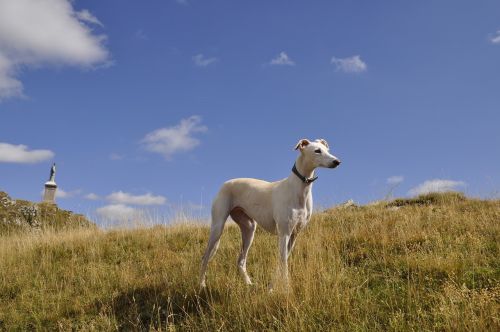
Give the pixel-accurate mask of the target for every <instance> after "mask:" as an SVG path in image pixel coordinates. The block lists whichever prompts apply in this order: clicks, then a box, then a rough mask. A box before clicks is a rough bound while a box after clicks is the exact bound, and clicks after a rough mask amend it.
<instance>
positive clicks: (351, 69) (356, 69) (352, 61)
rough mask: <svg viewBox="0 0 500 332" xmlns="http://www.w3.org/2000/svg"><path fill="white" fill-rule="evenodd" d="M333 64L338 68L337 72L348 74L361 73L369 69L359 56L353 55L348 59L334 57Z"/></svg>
mask: <svg viewBox="0 0 500 332" xmlns="http://www.w3.org/2000/svg"><path fill="white" fill-rule="evenodd" d="M331 63H332V64H334V65H335V66H336V68H337V70H340V71H343V72H346V73H361V72H363V71H365V70H366V69H367V68H368V66H367V65H366V63H364V62H363V60H361V57H360V56H359V55H353V56H351V57H348V58H336V57H332V60H331Z"/></svg>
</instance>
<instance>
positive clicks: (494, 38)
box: [490, 30, 500, 44]
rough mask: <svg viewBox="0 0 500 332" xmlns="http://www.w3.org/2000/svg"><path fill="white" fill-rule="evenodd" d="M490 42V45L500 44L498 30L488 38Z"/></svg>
mask: <svg viewBox="0 0 500 332" xmlns="http://www.w3.org/2000/svg"><path fill="white" fill-rule="evenodd" d="M490 42H491V43H492V44H500V30H497V32H496V33H495V34H494V35H493V36H491V37H490Z"/></svg>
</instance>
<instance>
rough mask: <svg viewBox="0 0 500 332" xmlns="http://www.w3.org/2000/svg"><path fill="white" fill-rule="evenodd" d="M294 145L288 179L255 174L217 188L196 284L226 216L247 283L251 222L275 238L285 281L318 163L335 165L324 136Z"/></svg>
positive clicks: (308, 209)
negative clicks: (236, 233) (236, 232)
mask: <svg viewBox="0 0 500 332" xmlns="http://www.w3.org/2000/svg"><path fill="white" fill-rule="evenodd" d="M295 150H300V155H299V157H298V158H297V160H296V161H295V164H294V166H293V169H292V173H291V174H290V176H288V178H286V179H283V180H280V181H276V182H267V181H262V180H257V179H244V178H242V179H233V180H229V181H227V182H226V183H224V185H223V186H222V188H221V189H220V191H219V193H218V194H217V197H216V198H215V200H214V202H213V204H212V226H211V229H210V238H209V240H208V245H207V249H206V251H205V254H204V255H203V259H202V263H201V278H200V279H201V287H205V286H206V283H205V276H206V271H207V264H208V262H209V261H210V259H212V257H213V256H214V254H215V252H216V251H217V248H218V246H219V239H220V236H221V234H222V230H223V229H224V224H225V223H226V220H227V217H228V216H229V215H230V216H231V218H232V219H233V220H234V221H235V222H236V223H237V224H238V226H239V227H240V229H241V238H242V240H243V245H242V247H241V252H240V255H239V258H238V268H239V270H240V273H241V274H242V276H243V278H244V279H245V282H246V283H247V284H252V281H251V280H250V277H249V276H248V273H247V270H246V259H247V254H248V250H249V249H250V246H251V244H252V241H253V236H254V232H255V229H256V223H257V224H259V225H260V226H261V227H262V228H264V229H265V230H266V231H268V232H270V233H272V234H277V235H278V237H279V252H280V264H279V271H280V272H281V276H282V278H283V279H285V281H286V282H288V265H287V261H288V256H289V255H290V252H291V251H292V249H293V247H294V244H295V240H296V238H297V234H298V232H299V231H300V229H302V228H303V227H304V226H305V225H306V224H307V222H308V221H309V219H310V218H311V214H312V193H311V187H312V183H313V182H314V181H315V180H316V179H317V177H314V170H315V169H316V168H317V167H327V168H335V167H337V166H338V165H340V161H339V159H338V158H337V157H335V156H333V155H331V154H330V153H329V151H328V150H329V147H328V143H327V142H326V141H325V140H324V139H318V140H316V141H314V142H310V141H309V140H307V139H302V140H300V141H299V142H298V143H297V145H296V147H295Z"/></svg>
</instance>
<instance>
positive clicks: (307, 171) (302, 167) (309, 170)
mask: <svg viewBox="0 0 500 332" xmlns="http://www.w3.org/2000/svg"><path fill="white" fill-rule="evenodd" d="M295 168H296V169H297V171H298V172H299V173H300V174H301V175H302V176H304V177H305V178H307V179H311V178H313V177H314V169H315V167H314V166H312V165H311V163H309V162H307V160H305V158H304V157H303V156H302V155H300V156H299V157H298V158H297V160H296V161H295ZM290 177H292V178H294V180H295V179H296V180H297V181H299V182H301V183H302V184H303V185H304V186H307V187H308V188H310V187H311V186H310V185H311V184H312V182H311V183H304V182H303V181H302V180H301V179H299V177H298V176H297V175H295V174H294V173H293V172H292V174H291V175H290Z"/></svg>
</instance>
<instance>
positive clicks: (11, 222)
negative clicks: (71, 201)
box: [0, 191, 95, 235]
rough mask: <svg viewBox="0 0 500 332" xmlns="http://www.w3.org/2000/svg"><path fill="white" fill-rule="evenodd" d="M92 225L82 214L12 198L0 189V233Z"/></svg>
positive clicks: (52, 205)
mask: <svg viewBox="0 0 500 332" xmlns="http://www.w3.org/2000/svg"><path fill="white" fill-rule="evenodd" d="M94 226H95V225H94V224H93V223H92V222H91V221H89V220H87V219H86V218H85V217H84V216H82V215H80V214H74V213H72V212H71V211H66V210H62V209H59V208H58V207H57V205H54V204H47V203H33V202H30V201H26V200H22V199H18V200H13V199H12V198H10V196H9V195H8V194H7V193H5V192H3V191H0V235H8V234H14V233H27V232H38V231H48V230H53V231H58V230H63V229H73V228H80V227H94Z"/></svg>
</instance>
